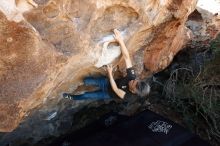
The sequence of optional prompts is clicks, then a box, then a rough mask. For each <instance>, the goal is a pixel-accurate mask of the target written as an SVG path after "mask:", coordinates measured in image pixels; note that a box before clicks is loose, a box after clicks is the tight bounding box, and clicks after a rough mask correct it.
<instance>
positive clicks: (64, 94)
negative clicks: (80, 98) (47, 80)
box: [63, 93, 72, 99]
mask: <svg viewBox="0 0 220 146" xmlns="http://www.w3.org/2000/svg"><path fill="white" fill-rule="evenodd" d="M63 98H66V99H72V97H71V95H70V94H68V93H63Z"/></svg>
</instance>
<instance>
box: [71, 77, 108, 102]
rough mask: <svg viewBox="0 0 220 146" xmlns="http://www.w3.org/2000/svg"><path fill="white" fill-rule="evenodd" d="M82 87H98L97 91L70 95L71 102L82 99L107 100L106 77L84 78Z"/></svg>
mask: <svg viewBox="0 0 220 146" xmlns="http://www.w3.org/2000/svg"><path fill="white" fill-rule="evenodd" d="M84 85H85V86H89V85H95V86H97V87H99V89H98V90H97V91H93V92H85V93H84V94H81V95H71V97H72V99H73V100H84V99H98V100H99V99H109V98H110V96H109V93H108V87H109V81H108V79H107V78H106V77H104V76H102V77H96V78H95V77H86V78H85V79H84Z"/></svg>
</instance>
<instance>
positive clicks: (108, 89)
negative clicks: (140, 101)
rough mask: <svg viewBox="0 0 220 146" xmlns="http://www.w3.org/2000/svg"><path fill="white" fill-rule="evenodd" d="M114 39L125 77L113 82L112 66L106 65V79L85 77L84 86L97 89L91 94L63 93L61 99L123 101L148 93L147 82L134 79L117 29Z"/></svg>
mask: <svg viewBox="0 0 220 146" xmlns="http://www.w3.org/2000/svg"><path fill="white" fill-rule="evenodd" d="M114 34H115V35H114V38H115V41H117V42H118V43H119V45H120V48H121V52H122V56H123V59H124V60H125V64H126V71H127V75H126V76H125V77H123V78H120V79H117V80H114V78H113V73H112V72H113V66H112V65H107V67H106V69H107V72H108V77H109V80H108V79H107V77H104V76H101V77H86V78H85V79H84V85H85V86H88V85H95V86H98V87H99V89H98V90H96V91H93V92H85V93H84V94H80V95H71V94H68V93H64V94H63V97H64V98H68V99H72V100H85V99H97V100H98V99H110V98H113V97H115V96H117V97H119V98H121V99H124V98H126V97H127V98H129V96H132V95H134V94H136V96H137V95H138V96H140V97H144V96H147V95H148V94H149V92H150V85H149V84H148V83H147V82H144V81H139V80H137V79H136V74H135V71H134V68H133V66H132V62H131V59H130V55H129V52H128V50H127V48H126V46H125V43H124V41H123V38H122V36H121V34H120V32H119V31H118V30H117V29H114Z"/></svg>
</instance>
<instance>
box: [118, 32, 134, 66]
mask: <svg viewBox="0 0 220 146" xmlns="http://www.w3.org/2000/svg"><path fill="white" fill-rule="evenodd" d="M114 33H115V36H114V37H115V39H116V40H117V41H118V43H119V44H120V46H121V52H122V55H123V58H124V60H125V64H126V68H131V67H132V63H131V58H130V55H129V52H128V49H127V47H126V46H125V43H124V40H123V38H122V36H121V34H120V32H119V31H118V30H117V29H114Z"/></svg>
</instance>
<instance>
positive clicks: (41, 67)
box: [0, 0, 197, 132]
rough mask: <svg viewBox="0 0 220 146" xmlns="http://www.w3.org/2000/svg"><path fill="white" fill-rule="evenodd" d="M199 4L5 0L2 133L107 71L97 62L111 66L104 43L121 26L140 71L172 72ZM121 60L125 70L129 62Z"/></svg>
mask: <svg viewBox="0 0 220 146" xmlns="http://www.w3.org/2000/svg"><path fill="white" fill-rule="evenodd" d="M196 2H197V0H140V1H137V0H105V1H103V0H33V1H32V0H1V2H0V44H1V45H0V131H2V132H8V131H12V130H13V129H15V128H16V127H17V126H18V124H19V123H20V122H21V121H22V120H23V119H24V117H26V116H28V114H29V112H30V111H31V110H32V109H33V108H36V107H40V106H41V105H43V104H44V102H45V101H47V100H49V99H56V100H57V101H59V100H61V99H62V97H61V93H62V92H71V91H73V90H74V89H76V87H77V86H78V85H79V83H81V79H82V78H83V77H84V76H86V75H88V74H97V73H103V71H102V69H98V68H95V65H96V66H97V63H99V65H98V66H102V65H103V64H101V65H100V62H102V61H100V58H101V56H102V54H103V43H104V42H105V41H107V40H112V39H113V34H112V30H113V29H114V28H117V29H119V30H120V31H121V33H122V35H123V37H124V40H125V42H126V45H127V48H128V49H129V52H130V54H131V56H133V59H134V66H135V68H136V70H137V73H138V75H139V76H146V75H148V73H153V72H158V71H160V70H162V69H164V68H165V67H167V66H168V65H169V63H170V62H171V61H172V59H173V57H174V55H175V54H176V53H177V52H178V51H179V50H180V49H181V48H183V46H184V45H185V44H186V42H187V40H189V39H190V36H191V34H190V30H189V29H187V28H186V27H185V22H186V20H187V18H188V15H189V14H190V13H191V12H193V11H194V9H195V6H196ZM115 47H116V48H117V45H116V44H112V45H110V46H109V47H108V49H111V48H115ZM116 50H117V49H116ZM110 52H111V51H110ZM116 52H117V51H116ZM106 55H108V54H106ZM109 55H110V56H111V54H109ZM113 57H114V58H113V59H117V57H118V55H113ZM110 58H111V57H110ZM113 59H112V58H111V59H109V60H113ZM103 62H105V64H106V63H110V62H108V61H103ZM118 65H119V69H120V71H122V72H123V70H124V68H123V67H124V62H123V61H120V62H119V64H118Z"/></svg>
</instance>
